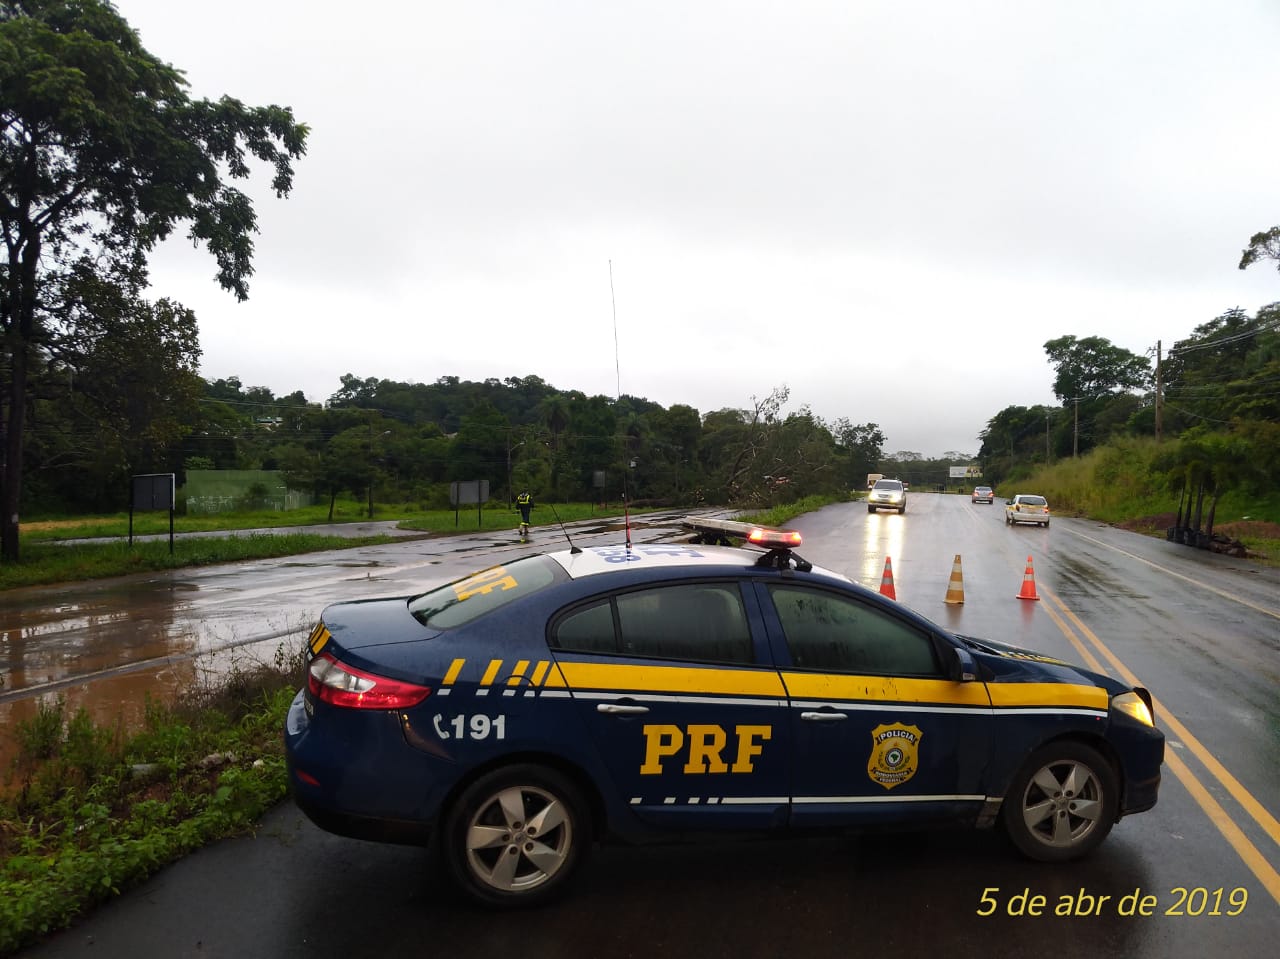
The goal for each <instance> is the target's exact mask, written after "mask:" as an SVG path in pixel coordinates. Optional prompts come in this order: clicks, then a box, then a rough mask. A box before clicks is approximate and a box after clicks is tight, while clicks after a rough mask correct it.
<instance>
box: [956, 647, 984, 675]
mask: <svg viewBox="0 0 1280 959" xmlns="http://www.w3.org/2000/svg"><path fill="white" fill-rule="evenodd" d="M952 649H954V650H955V654H956V658H955V662H954V663H953V664H952V671H951V678H952V679H954V680H955V681H956V682H960V683H973V682H977V680H978V667H977V666H976V665H975V664H974V661H973V656H972V655H970V653H969V650H967V649H964V648H963V647H960V646H953V647H952Z"/></svg>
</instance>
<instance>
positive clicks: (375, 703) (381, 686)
mask: <svg viewBox="0 0 1280 959" xmlns="http://www.w3.org/2000/svg"><path fill="white" fill-rule="evenodd" d="M307 673H308V675H307V687H308V688H309V689H310V690H311V695H312V696H314V697H316V699H319V700H320V701H321V702H325V703H329V704H330V705H332V706H345V707H346V708H348V709H406V708H408V707H409V706H416V705H418V703H420V702H422V701H423V700H424V699H426V698H427V697H428V696H430V695H431V687H430V686H419V685H417V684H416V683H405V682H401V681H400V680H398V679H388V678H387V677H386V676H376V675H374V674H373V673H366V672H365V671H364V670H362V669H356V668H355V667H354V666H348V665H347V664H346V663H344V662H341V661H340V660H338V659H336V658H334V657H333V656H332V655H330V654H329V653H321V654H320V655H319V656H317V657H316V658H315V659H313V660H312V661H311V666H310V667H309V668H308V670H307Z"/></svg>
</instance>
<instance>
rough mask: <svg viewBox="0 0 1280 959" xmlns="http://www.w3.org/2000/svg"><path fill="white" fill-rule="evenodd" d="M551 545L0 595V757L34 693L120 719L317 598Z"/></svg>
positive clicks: (410, 583)
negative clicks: (147, 698)
mask: <svg viewBox="0 0 1280 959" xmlns="http://www.w3.org/2000/svg"><path fill="white" fill-rule="evenodd" d="M664 524H665V525H664ZM570 529H571V531H572V535H573V538H574V542H575V543H579V544H580V545H598V544H603V543H605V542H609V543H612V542H616V541H618V539H619V536H620V535H621V533H620V532H619V531H618V524H617V523H613V522H608V523H606V522H601V521H593V522H588V523H582V524H578V525H576V526H571V527H570ZM678 531H679V528H678V526H673V525H672V524H671V522H670V519H663V518H656V517H646V519H645V521H644V523H643V524H637V528H636V530H635V533H636V536H637V537H638V538H639V537H643V538H647V539H654V538H662V537H665V536H669V535H671V534H672V533H674V532H678ZM564 544H565V539H564V537H563V533H562V532H561V531H559V530H556V531H552V530H550V529H547V530H545V532H542V533H541V534H540V535H536V536H535V542H534V543H533V544H532V545H522V544H520V543H519V542H518V541H517V540H516V539H514V538H513V534H512V533H509V532H502V533H495V532H479V531H478V532H475V533H463V534H461V535H457V536H449V537H438V538H433V539H425V540H423V539H420V540H413V541H406V542H400V543H392V544H386V545H382V546H372V547H364V548H358V549H352V550H334V551H328V552H321V553H310V554H306V555H304V556H295V557H288V558H283V559H278V560H268V561H259V562H253V563H246V564H241V565H234V564H227V565H222V566H213V567H204V568H200V569H185V570H178V571H174V572H171V573H154V574H153V573H148V574H144V575H139V576H133V577H121V578H118V579H113V580H104V581H97V582H90V583H72V584H65V585H61V586H55V587H37V588H30V589H17V590H10V591H7V592H4V593H0V730H3V731H4V732H3V734H0V764H3V766H7V760H8V759H9V758H10V757H11V755H12V752H13V749H14V745H15V742H16V740H15V737H14V730H15V729H16V724H17V723H19V722H20V721H22V720H24V719H29V718H31V717H32V716H34V715H35V714H36V712H37V709H38V704H39V702H40V701H41V699H42V698H43V697H51V696H61V697H64V698H65V703H66V709H67V715H73V714H74V713H75V712H76V710H78V709H80V708H84V709H85V710H86V711H87V712H88V713H89V715H90V716H91V717H92V718H93V719H94V720H95V721H97V722H98V723H99V724H102V725H106V726H111V725H113V724H116V723H117V722H118V723H119V724H120V725H121V728H122V729H133V728H136V727H137V725H138V724H139V723H140V721H141V719H142V716H143V710H144V704H145V701H146V696H147V694H151V695H153V696H156V697H162V698H164V699H166V700H168V699H171V698H172V694H173V693H174V692H177V691H179V690H180V689H182V688H183V687H184V686H190V685H191V684H193V683H196V682H200V681H202V680H203V681H210V680H214V679H216V678H217V677H218V676H219V675H224V674H225V672H226V671H227V670H228V669H230V668H231V667H232V666H241V667H243V666H246V665H251V664H252V663H253V662H254V661H259V662H266V663H272V662H274V661H275V658H276V656H277V653H279V654H280V655H285V656H287V655H288V654H289V653H290V652H292V651H295V650H296V649H298V648H299V647H300V645H301V643H302V642H303V641H304V640H305V637H306V635H307V633H308V632H309V631H310V629H311V627H312V625H313V624H314V623H315V620H316V618H317V617H318V616H319V614H320V612H321V610H323V608H324V607H325V606H326V605H327V604H328V603H330V602H333V601H335V600H338V599H365V598H372V597H375V596H392V595H400V596H403V595H408V594H411V593H416V592H421V591H422V590H424V589H427V588H429V587H430V586H434V585H437V584H439V583H442V582H445V581H447V580H449V579H453V578H455V577H457V576H459V575H462V574H463V573H467V572H471V571H472V570H473V569H474V568H475V567H476V566H477V564H480V563H483V562H487V561H500V560H501V559H502V558H504V557H505V558H511V557H514V556H517V555H524V554H526V553H529V552H533V551H536V550H540V549H542V550H545V549H559V548H561V547H562V546H563V545H564ZM0 768H2V767H0Z"/></svg>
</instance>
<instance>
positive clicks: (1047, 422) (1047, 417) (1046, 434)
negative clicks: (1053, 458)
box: [1044, 410, 1049, 466]
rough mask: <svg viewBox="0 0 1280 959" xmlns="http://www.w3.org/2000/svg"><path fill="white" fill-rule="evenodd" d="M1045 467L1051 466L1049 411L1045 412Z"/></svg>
mask: <svg viewBox="0 0 1280 959" xmlns="http://www.w3.org/2000/svg"><path fill="white" fill-rule="evenodd" d="M1044 465H1045V466H1048V465H1049V411H1048V410H1045V411H1044Z"/></svg>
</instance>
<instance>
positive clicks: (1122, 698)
mask: <svg viewBox="0 0 1280 959" xmlns="http://www.w3.org/2000/svg"><path fill="white" fill-rule="evenodd" d="M1111 705H1112V707H1114V708H1115V709H1118V710H1119V711H1120V712H1122V713H1124V714H1125V715H1126V716H1130V717H1132V718H1133V719H1136V720H1137V721H1138V722H1140V723H1142V724H1143V725H1144V726H1154V725H1155V724H1156V721H1155V718H1154V717H1153V716H1152V715H1151V707H1150V706H1148V705H1147V703H1146V700H1144V699H1143V698H1142V697H1141V696H1139V695H1138V694H1137V693H1136V692H1128V693H1121V694H1120V695H1119V696H1117V697H1115V699H1113V700H1111Z"/></svg>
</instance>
